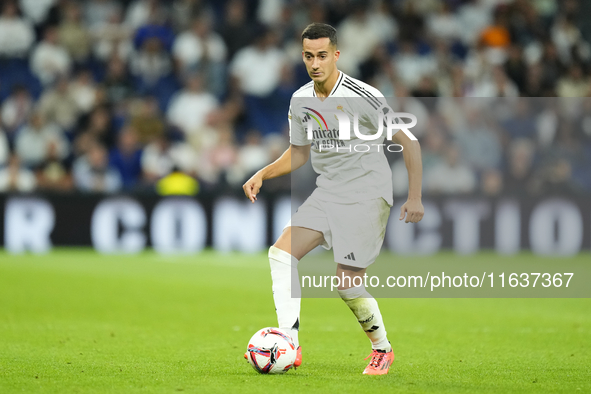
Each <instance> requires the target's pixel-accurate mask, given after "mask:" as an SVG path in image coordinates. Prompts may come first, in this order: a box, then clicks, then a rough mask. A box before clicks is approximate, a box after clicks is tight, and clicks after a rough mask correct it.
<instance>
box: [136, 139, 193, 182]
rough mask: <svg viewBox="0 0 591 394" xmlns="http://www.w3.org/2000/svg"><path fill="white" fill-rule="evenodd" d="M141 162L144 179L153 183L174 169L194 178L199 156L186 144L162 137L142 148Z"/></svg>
mask: <svg viewBox="0 0 591 394" xmlns="http://www.w3.org/2000/svg"><path fill="white" fill-rule="evenodd" d="M141 162H142V171H143V174H144V178H145V179H146V180H147V181H148V182H150V183H153V182H156V181H157V180H158V179H160V178H162V177H164V176H166V175H168V174H170V173H171V172H172V171H173V169H174V168H178V169H179V170H180V171H182V172H184V173H186V174H189V175H192V176H195V175H196V174H197V169H198V167H199V155H198V154H197V152H196V151H195V150H194V149H193V148H192V147H191V146H190V145H189V144H187V143H186V142H180V141H177V142H174V141H171V140H170V139H169V138H168V136H166V135H162V136H160V137H158V138H156V139H155V140H154V141H152V142H151V143H149V144H148V145H147V146H146V147H145V148H144V151H143V153H142V159H141Z"/></svg>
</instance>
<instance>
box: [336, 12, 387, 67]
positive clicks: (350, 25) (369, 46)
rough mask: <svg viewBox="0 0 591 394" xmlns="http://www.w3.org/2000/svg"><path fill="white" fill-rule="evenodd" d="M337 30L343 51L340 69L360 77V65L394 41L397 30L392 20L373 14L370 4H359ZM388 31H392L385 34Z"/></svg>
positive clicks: (382, 15) (340, 47)
mask: <svg viewBox="0 0 591 394" xmlns="http://www.w3.org/2000/svg"><path fill="white" fill-rule="evenodd" d="M388 21H390V22H391V23H390V24H388ZM384 22H385V23H384ZM337 30H338V32H339V33H338V34H339V49H340V50H341V57H340V58H339V69H341V70H343V72H345V73H347V74H350V75H352V76H356V77H358V76H359V65H360V64H361V63H363V62H364V61H366V60H367V59H369V57H370V56H371V54H372V52H373V51H374V49H375V47H376V46H377V45H379V44H380V43H384V42H386V41H388V39H389V40H393V39H394V32H395V31H396V28H395V25H394V22H392V18H389V19H387V18H386V19H384V14H373V13H371V12H370V11H369V4H366V3H364V2H357V3H355V6H354V10H353V12H352V13H351V15H350V16H348V17H347V18H345V20H343V22H341V24H340V25H339V26H338V28H337ZM388 30H390V31H391V32H390V33H389V34H388V33H384V32H385V31H388Z"/></svg>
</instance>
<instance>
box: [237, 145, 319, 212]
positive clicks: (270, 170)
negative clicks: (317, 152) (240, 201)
mask: <svg viewBox="0 0 591 394" xmlns="http://www.w3.org/2000/svg"><path fill="white" fill-rule="evenodd" d="M309 157H310V145H309V144H308V145H290V146H289V148H287V150H286V151H285V152H284V153H283V155H281V157H280V158H279V159H277V160H275V161H274V162H273V163H271V164H269V165H268V166H266V167H265V168H263V169H262V170H260V171H258V172H257V173H256V174H254V175H253V176H252V177H251V178H250V179H249V180H248V181H246V183H245V184H244V185H243V186H242V189H244V194H246V197H248V199H249V200H250V201H252V202H255V201H256V199H257V197H256V196H257V194H259V190H260V189H261V186H262V185H263V181H266V180H267V179H272V178H277V177H280V176H282V175H286V174H289V173H290V172H292V171H295V170H297V169H298V168H300V167H301V166H303V165H304V164H306V162H307V161H308V158H309Z"/></svg>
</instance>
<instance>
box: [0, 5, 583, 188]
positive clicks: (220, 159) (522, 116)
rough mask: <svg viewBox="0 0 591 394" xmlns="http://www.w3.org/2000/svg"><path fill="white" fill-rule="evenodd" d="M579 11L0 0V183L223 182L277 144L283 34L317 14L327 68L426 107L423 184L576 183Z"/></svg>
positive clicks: (238, 181)
mask: <svg viewBox="0 0 591 394" xmlns="http://www.w3.org/2000/svg"><path fill="white" fill-rule="evenodd" d="M588 15H591V2H588V1H578V0H565V1H556V0H514V1H511V0H473V1H470V0H447V1H444V0H421V1H418V0H412V1H411V0H406V1H404V0H390V1H352V0H325V1H318V0H314V1H312V0H309V1H307V0H258V1H257V0H225V1H224V0H218V1H213V0H174V1H158V0H119V1H116V0H86V1H72V0H18V1H17V0H5V1H2V2H1V15H0V106H1V111H0V116H1V122H0V125H1V126H0V192H11V191H21V192H31V191H42V192H52V193H53V192H55V193H70V192H74V191H80V192H104V193H116V192H121V191H132V192H145V193H161V194H174V190H175V189H179V188H180V190H181V193H180V194H196V193H199V192H212V193H218V192H224V191H228V190H240V186H241V185H242V183H243V181H244V180H245V179H246V178H247V177H248V176H249V175H251V174H252V173H253V172H254V171H256V170H258V169H259V168H260V167H261V166H263V165H265V164H267V163H269V162H270V161H272V160H274V159H276V158H277V157H278V156H279V155H280V154H281V153H282V152H283V151H284V149H285V148H286V147H287V145H288V138H287V135H288V130H287V109H288V106H289V100H290V97H291V94H292V93H293V92H294V91H295V90H296V89H297V88H298V87H299V86H301V85H302V84H304V83H306V82H308V81H309V78H308V76H307V74H306V71H305V68H304V66H303V64H302V61H301V39H300V34H301V31H302V29H303V28H304V27H305V26H306V25H307V24H309V23H311V22H326V23H330V24H332V25H333V26H335V27H336V28H337V29H338V35H339V49H340V50H341V51H342V55H341V58H340V60H339V62H338V65H339V68H340V69H341V70H343V71H345V72H346V73H348V74H349V75H351V76H353V77H356V78H359V79H361V80H363V81H365V82H368V83H370V84H372V85H373V86H375V87H376V88H378V89H380V90H381V91H382V92H383V93H384V95H385V96H387V97H392V98H394V99H393V102H394V103H395V104H393V105H395V106H397V108H396V109H397V110H405V111H407V112H413V113H415V114H419V117H420V116H422V117H423V119H426V121H425V122H423V125H422V126H421V127H417V128H416V129H415V130H413V131H414V132H415V134H416V135H417V136H418V137H419V139H420V141H421V143H422V148H423V155H424V170H425V174H424V175H425V176H424V190H425V194H428V195H437V194H439V195H457V194H475V193H477V194H485V195H490V196H495V195H498V194H501V193H503V194H504V193H514V194H518V195H528V196H540V195H546V194H548V193H554V192H559V193H567V194H569V195H572V194H577V195H585V194H587V193H589V192H591V100H589V99H585V97H588V96H589V95H590V93H591V79H590V78H589V71H590V66H591V46H590V45H589V42H590V41H591V19H590V18H588V17H586V16H588ZM476 97H479V99H473V98H476ZM520 97H536V98H537V97H544V98H543V99H542V98H540V99H522V98H520ZM550 97H560V98H561V99H555V98H554V99H550ZM400 158H401V155H391V157H390V160H391V162H392V168H393V172H394V183H395V193H396V194H397V195H404V194H405V192H406V187H407V186H406V175H405V173H406V170H405V168H404V163H403V161H402V160H400ZM171 174H174V175H175V178H174V179H172V180H171V179H170V175H171ZM179 182H180V183H179ZM171 184H172V185H173V186H172V187H171V186H170V185H171ZM179 184H180V186H179ZM289 187H290V183H289V180H287V181H283V182H281V181H277V182H275V183H274V184H273V186H272V187H271V188H270V189H271V190H272V191H276V190H286V191H287V190H289ZM171 189H172V190H173V191H172V192H170V190H171ZM266 190H269V189H266Z"/></svg>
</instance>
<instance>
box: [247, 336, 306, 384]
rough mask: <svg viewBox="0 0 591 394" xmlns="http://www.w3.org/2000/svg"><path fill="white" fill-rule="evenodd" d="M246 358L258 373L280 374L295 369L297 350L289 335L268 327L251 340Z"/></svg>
mask: <svg viewBox="0 0 591 394" xmlns="http://www.w3.org/2000/svg"><path fill="white" fill-rule="evenodd" d="M246 356H247V359H248V362H249V363H250V365H252V367H253V368H254V369H255V370H256V371H257V372H259V373H264V374H280V373H285V372H287V371H289V370H290V369H291V367H293V363H294V361H295V359H296V356H297V349H296V347H295V345H294V343H293V340H292V339H291V337H290V336H289V334H288V333H286V332H285V331H283V330H281V329H279V328H275V327H266V328H263V329H261V330H259V331H257V332H256V334H254V335H253V336H252V338H250V341H248V348H247V349H246Z"/></svg>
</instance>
